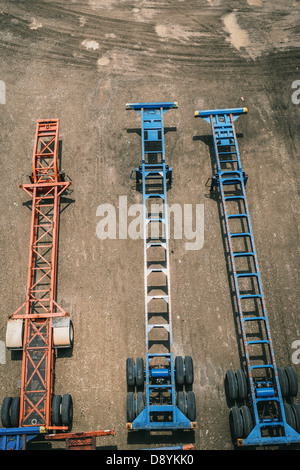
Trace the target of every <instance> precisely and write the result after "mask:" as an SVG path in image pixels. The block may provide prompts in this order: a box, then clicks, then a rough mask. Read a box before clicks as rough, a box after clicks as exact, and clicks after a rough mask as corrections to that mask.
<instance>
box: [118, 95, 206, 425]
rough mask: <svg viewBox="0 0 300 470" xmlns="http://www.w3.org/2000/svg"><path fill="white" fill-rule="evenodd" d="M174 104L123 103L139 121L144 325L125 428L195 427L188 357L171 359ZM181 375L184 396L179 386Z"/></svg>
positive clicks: (131, 371) (130, 378)
mask: <svg viewBox="0 0 300 470" xmlns="http://www.w3.org/2000/svg"><path fill="white" fill-rule="evenodd" d="M177 107H178V105H177V103H176V102H157V103H130V104H127V105H126V109H127V110H135V111H137V113H138V114H140V116H141V121H142V127H141V137H142V164H141V165H140V166H139V167H138V168H136V169H135V180H136V183H137V187H138V186H139V187H141V190H142V194H143V238H144V288H145V330H146V365H145V368H144V361H143V359H142V358H138V359H137V360H136V364H135V363H134V360H133V359H132V358H128V359H127V364H126V373H127V386H128V390H129V391H128V393H127V421H128V422H127V424H126V427H127V429H128V430H148V431H152V430H159V431H162V430H177V429H189V430H191V429H195V428H196V427H197V423H196V422H195V417H196V409H195V406H196V405H195V397H194V392H192V391H191V390H190V388H191V385H192V379H191V375H192V374H193V371H192V361H191V358H190V356H187V357H186V358H185V361H184V363H183V360H182V358H181V357H179V358H178V357H177V358H175V362H174V352H173V337H172V322H171V296H170V268H169V250H168V239H169V231H168V230H169V229H168V211H167V188H168V185H170V184H171V180H172V168H169V166H168V165H167V164H166V162H165V151H164V126H163V115H164V114H165V113H166V112H167V111H168V110H169V109H175V108H177ZM150 200H151V201H152V202H153V200H155V201H158V205H157V206H159V208H158V207H157V208H156V212H155V213H153V211H152V210H151V212H150V208H149V201H150ZM150 230H151V231H150ZM149 232H150V233H149ZM154 260H155V261H154ZM176 366H177V367H176ZM179 376H180V377H179ZM184 380H185V384H186V390H188V391H187V395H186V396H185V395H184V392H183V390H182V388H183V381H184ZM135 386H136V387H137V390H138V391H137V395H136V398H135V395H134V388H135ZM144 386H145V398H146V400H144V393H143V390H144ZM180 386H181V390H179V387H180ZM176 388H177V401H176Z"/></svg>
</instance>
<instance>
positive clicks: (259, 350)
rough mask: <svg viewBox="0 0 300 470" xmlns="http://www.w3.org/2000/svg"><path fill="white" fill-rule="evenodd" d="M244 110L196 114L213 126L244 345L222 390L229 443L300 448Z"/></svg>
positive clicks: (293, 383)
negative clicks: (253, 191)
mask: <svg viewBox="0 0 300 470" xmlns="http://www.w3.org/2000/svg"><path fill="white" fill-rule="evenodd" d="M245 113H247V109H246V108H231V109H214V110H205V111H196V112H195V117H201V118H203V119H204V120H205V121H206V122H208V123H209V124H210V125H211V129H212V138H213V145H214V154H215V163H216V170H217V172H216V174H215V175H214V176H213V178H212V184H211V191H214V190H215V188H217V189H218V193H219V196H220V199H221V205H222V212H223V221H224V225H223V230H224V232H225V235H226V239H227V245H228V252H229V257H230V266H231V274H232V277H233V285H234V291H235V300H236V308H237V312H238V318H239V327H240V333H241V339H242V345H243V352H244V358H243V366H242V367H243V368H242V369H239V370H237V371H236V372H234V371H233V370H228V371H227V373H226V377H225V390H226V395H227V399H228V403H229V404H232V405H233V406H232V407H231V409H230V429H231V434H232V439H233V442H234V443H235V444H237V445H240V446H242V445H243V446H262V445H266V446H270V445H284V444H294V443H295V444H296V443H300V405H298V404H297V403H295V402H294V399H295V397H296V395H297V392H298V382H297V377H296V374H295V371H294V369H293V367H292V366H287V367H285V368H283V367H278V366H277V364H276V361H275V354H274V348H273V342H272V339H271V332H270V325H269V319H268V313H267V309H266V304H265V297H264V293H263V288H262V282H261V276H260V270H259V265H258V260H257V254H256V249H255V244H254V237H253V232H252V226H251V222H250V215H249V208H248V204H247V198H246V190H245V186H246V183H247V179H248V177H247V175H246V174H245V172H244V171H243V169H242V166H241V161H240V155H239V149H238V143H237V136H236V132H235V126H234V121H235V120H236V119H237V118H238V117H239V116H240V115H241V114H245Z"/></svg>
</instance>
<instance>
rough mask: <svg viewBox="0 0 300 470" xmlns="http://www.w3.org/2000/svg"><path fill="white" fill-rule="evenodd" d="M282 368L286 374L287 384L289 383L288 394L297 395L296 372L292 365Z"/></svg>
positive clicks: (290, 395)
mask: <svg viewBox="0 0 300 470" xmlns="http://www.w3.org/2000/svg"><path fill="white" fill-rule="evenodd" d="M284 370H285V373H286V375H287V378H288V384H289V393H288V396H289V397H295V396H297V393H298V379H297V376H296V373H295V371H294V369H293V367H292V366H287V367H285V368H284Z"/></svg>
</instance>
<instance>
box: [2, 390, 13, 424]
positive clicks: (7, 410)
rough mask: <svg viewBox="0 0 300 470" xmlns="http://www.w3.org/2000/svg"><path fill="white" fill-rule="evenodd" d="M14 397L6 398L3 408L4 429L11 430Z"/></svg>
mask: <svg viewBox="0 0 300 470" xmlns="http://www.w3.org/2000/svg"><path fill="white" fill-rule="evenodd" d="M12 400H13V399H12V397H5V398H4V400H3V402H2V406H1V422H2V426H3V427H4V428H11V427H12V425H11V419H10V406H11V402H12Z"/></svg>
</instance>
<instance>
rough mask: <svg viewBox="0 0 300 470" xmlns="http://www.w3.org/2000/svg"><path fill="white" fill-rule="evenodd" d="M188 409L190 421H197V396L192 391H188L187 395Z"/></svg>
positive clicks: (187, 413)
mask: <svg viewBox="0 0 300 470" xmlns="http://www.w3.org/2000/svg"><path fill="white" fill-rule="evenodd" d="M186 408H187V412H186V415H187V418H188V419H189V420H190V421H196V399H195V394H194V392H192V391H188V392H187V394H186Z"/></svg>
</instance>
